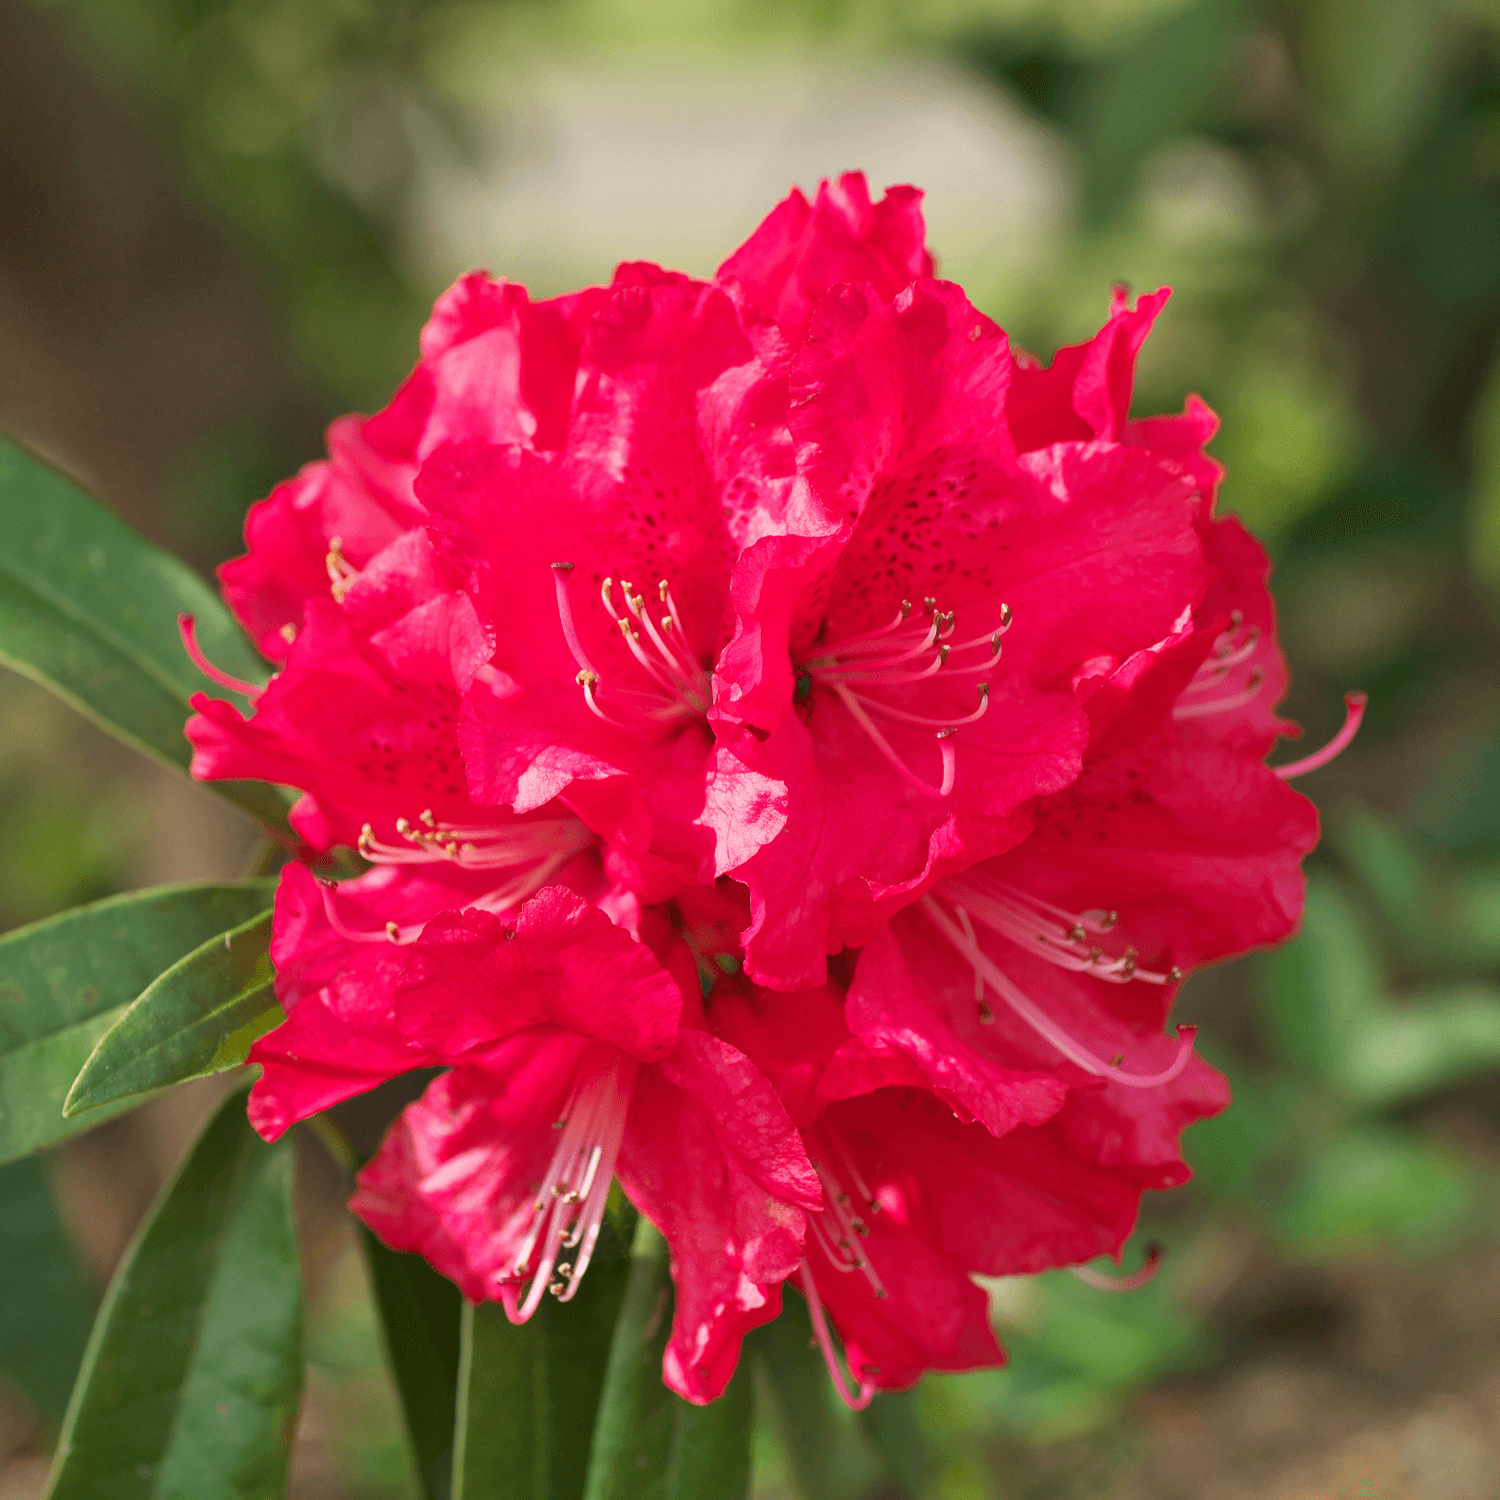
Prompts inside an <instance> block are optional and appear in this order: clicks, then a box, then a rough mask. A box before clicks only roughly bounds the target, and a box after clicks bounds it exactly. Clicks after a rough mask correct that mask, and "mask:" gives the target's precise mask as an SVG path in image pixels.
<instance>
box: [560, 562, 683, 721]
mask: <svg viewBox="0 0 1500 1500" xmlns="http://www.w3.org/2000/svg"><path fill="white" fill-rule="evenodd" d="M572 575H573V564H572V563H553V564H552V581H553V583H554V585H555V586H556V589H557V614H558V619H559V621H560V622H561V624H562V632H563V639H564V640H566V641H567V643H568V650H569V651H571V652H572V654H573V660H574V661H576V662H577V663H578V676H577V678H576V679H575V680H576V681H577V683H578V685H579V687H581V688H582V689H583V700H584V702H585V703H586V704H587V705H588V707H589V711H590V712H591V713H593V714H594V715H595V716H596V717H597V718H600V719H602V720H603V721H604V722H605V723H606V724H612V725H613V726H614V727H615V728H617V729H625V730H630V731H632V732H635V731H639V730H640V729H643V728H644V729H658V730H664V731H666V730H671V729H673V728H675V727H676V726H678V725H680V724H683V723H687V722H689V721H691V720H694V719H701V718H703V716H704V715H705V714H707V712H708V710H709V706H710V704H711V703H712V701H713V684H712V680H711V678H710V676H709V673H708V671H707V669H706V668H705V667H704V666H703V664H702V663H701V662H700V661H698V659H697V658H696V657H695V656H694V655H693V651H692V646H691V645H690V643H689V641H688V638H687V632H686V631H685V630H684V629H683V626H682V617H681V615H680V614H679V613H678V611H677V603H676V600H674V599H673V597H672V589H671V585H670V584H668V583H667V581H666V580H665V579H663V580H662V581H661V582H660V583H658V584H657V586H656V594H657V603H658V607H659V609H660V610H661V611H662V613H661V614H660V615H659V616H654V615H653V614H652V611H651V608H650V607H649V606H648V605H647V602H646V598H645V596H644V595H642V594H638V593H637V592H636V590H635V586H634V585H633V584H632V583H630V582H629V581H628V580H623V579H622V580H621V581H620V582H619V583H618V584H616V582H615V580H614V579H612V578H606V579H605V580H604V583H603V585H602V586H601V588H600V591H599V594H600V598H601V600H602V601H603V604H604V608H605V610H606V612H607V613H608V615H609V618H610V620H611V621H612V622H613V624H614V626H615V628H616V629H617V630H618V631H619V632H620V636H621V638H622V639H623V640H624V642H625V647H626V649H627V650H628V651H629V652H630V654H631V656H632V657H634V658H635V661H636V663H637V665H638V666H639V667H640V668H641V670H642V671H643V672H644V673H645V685H644V686H638V687H619V686H616V685H615V684H613V683H612V684H611V685H610V689H609V696H608V702H609V704H610V707H611V708H615V707H617V708H618V710H619V711H620V713H622V714H623V715H624V716H625V717H623V718H621V717H617V716H616V714H615V713H612V712H611V711H610V708H606V707H605V706H604V705H603V704H601V702H600V698H601V696H602V695H603V686H604V684H603V674H602V673H601V672H600V671H599V669H598V668H597V667H596V666H595V665H594V663H593V662H592V661H591V660H590V659H589V655H588V652H587V651H585V650H584V647H583V642H582V640H581V639H580V638H579V635H578V625H577V621H576V620H575V619H574V615H573V600H572V593H571V580H572ZM616 589H618V590H619V597H620V601H623V602H617V600H616V597H615V591H616Z"/></svg>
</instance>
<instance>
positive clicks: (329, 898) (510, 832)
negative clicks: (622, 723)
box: [321, 808, 594, 943]
mask: <svg viewBox="0 0 1500 1500" xmlns="http://www.w3.org/2000/svg"><path fill="white" fill-rule="evenodd" d="M396 831H397V833H399V834H400V835H401V837H402V838H403V839H404V840H405V843H404V844H390V843H387V842H385V841H384V840H382V839H378V838H376V837H375V830H374V829H373V828H372V827H371V826H370V824H368V823H366V824H365V826H364V827H363V828H362V829H361V830H360V835H359V852H360V854H362V855H363V856H364V857H365V858H366V859H367V860H369V861H370V862H371V863H372V864H377V865H422V864H454V865H457V866H459V868H460V869H465V870H509V871H513V872H514V873H513V874H512V875H511V878H510V879H509V880H506V881H503V882H502V883H501V884H499V885H497V886H495V887H494V888H493V889H491V890H488V891H485V892H484V894H483V895H480V896H477V897H475V898H474V899H473V900H471V901H467V902H466V903H465V905H467V906H474V907H478V908H480V910H482V911H489V912H495V913H499V912H504V911H509V910H510V909H511V908H512V907H513V906H517V905H519V904H520V903H521V902H522V901H525V900H526V899H527V898H528V897H529V896H533V895H535V894H536V892H537V891H539V890H540V889H541V888H542V887H543V886H544V885H546V883H547V882H548V881H549V880H550V879H551V878H552V876H553V875H554V874H556V873H557V871H558V870H559V869H561V868H562V866H563V865H565V864H566V863H567V862H568V861H569V860H570V859H572V858H573V857H574V856H575V855H578V854H581V853H582V852H583V851H584V850H585V849H587V848H588V847H589V846H590V844H592V843H593V841H594V836H593V834H592V833H590V832H589V830H588V828H587V826H586V825H585V824H584V823H583V822H582V821H581V820H580V819H578V818H539V819H537V820H535V821H534V822H529V823H523V822H517V823H507V824H504V825H503V826H496V827H489V828H486V827H483V826H476V827H472V828H471V827H465V826H463V825H462V824H455V823H444V822H441V821H440V820H438V819H437V818H435V817H433V815H432V810H431V809H430V808H429V809H427V810H426V811H424V812H423V813H422V815H421V816H420V818H418V820H417V823H416V824H412V823H410V822H408V821H407V819H405V818H397V819H396ZM321 889H322V892H323V910H324V912H325V913H326V914H327V917H328V921H329V923H330V925H331V926H332V927H333V930H334V931H335V932H337V933H338V934H339V936H340V937H343V938H347V939H349V940H350V941H351V942H357V943H384V942H392V943H414V942H416V940H417V939H418V938H419V937H420V936H421V935H422V929H423V927H424V926H425V925H426V924H425V922H414V923H407V924H405V925H403V924H402V923H399V922H387V923H386V924H385V926H384V928H382V929H380V930H379V931H374V932H369V931H365V932H361V931H358V930H356V929H354V928H351V927H347V926H345V924H344V922H343V920H342V919H341V918H340V916H339V914H338V911H337V909H336V908H335V906H334V902H333V894H334V892H333V888H331V887H329V886H327V885H324V886H322V887H321Z"/></svg>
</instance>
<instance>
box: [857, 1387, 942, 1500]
mask: <svg viewBox="0 0 1500 1500" xmlns="http://www.w3.org/2000/svg"><path fill="white" fill-rule="evenodd" d="M858 1421H859V1425H860V1429H861V1430H862V1431H863V1433H864V1435H865V1437H866V1438H867V1439H868V1440H869V1442H870V1445H871V1446H872V1447H873V1448H874V1449H875V1451H876V1452H877V1453H878V1454H879V1455H880V1461H881V1462H882V1463H883V1464H884V1465H885V1469H886V1472H887V1473H888V1474H889V1475H890V1476H891V1478H892V1479H894V1480H895V1481H896V1483H897V1484H898V1485H899V1486H900V1487H901V1489H902V1490H904V1491H905V1493H906V1494H908V1495H910V1496H912V1497H913V1500H921V1497H922V1496H924V1495H925V1494H927V1447H926V1443H925V1441H924V1439H923V1434H922V1423H921V1419H920V1417H919V1416H918V1414H917V1393H916V1392H915V1391H883V1392H882V1393H881V1394H880V1395H878V1396H877V1397H876V1398H875V1399H874V1400H873V1401H872V1402H871V1403H870V1404H869V1405H868V1406H867V1407H866V1408H865V1409H864V1410H863V1411H862V1412H860V1413H859V1416H858Z"/></svg>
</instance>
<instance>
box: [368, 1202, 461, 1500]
mask: <svg viewBox="0 0 1500 1500" xmlns="http://www.w3.org/2000/svg"><path fill="white" fill-rule="evenodd" d="M360 1231H361V1233H360V1238H361V1241H362V1242H363V1244H364V1249H365V1259H366V1261H367V1263H368V1265H369V1267H370V1284H371V1288H372V1290H373V1291H374V1294H375V1305H376V1307H377V1309H378V1310H379V1313H380V1326H381V1329H382V1331H383V1333H384V1337H385V1347H386V1356H387V1358H388V1359H389V1360H390V1365H391V1374H392V1375H393V1376H394V1378H395V1381H396V1391H397V1394H398V1395H399V1396H400V1398H401V1413H402V1415H403V1416H404V1417H405V1419H406V1431H407V1435H408V1436H409V1437H410V1438H411V1445H412V1452H413V1456H414V1457H415V1459H416V1468H417V1474H418V1477H419V1478H420V1480H421V1483H422V1491H423V1494H424V1495H425V1496H426V1497H427V1500H448V1494H449V1491H450V1489H451V1487H452V1475H453V1437H454V1424H455V1420H456V1416H455V1413H456V1405H457V1391H458V1369H459V1308H460V1305H461V1301H462V1299H461V1298H460V1297H459V1294H458V1288H457V1287H456V1286H454V1285H453V1283H452V1282H451V1281H449V1280H448V1279H447V1278H446V1277H445V1276H439V1275H438V1273H437V1272H436V1271H434V1270H433V1269H432V1267H431V1266H429V1265H428V1264H427V1262H426V1261H425V1260H423V1259H422V1257H421V1256H420V1255H402V1254H399V1253H398V1252H397V1251H395V1250H390V1249H388V1248H387V1247H386V1246H384V1245H382V1244H381V1243H380V1241H379V1240H377V1239H376V1238H375V1236H374V1235H373V1234H371V1233H370V1231H369V1230H368V1229H365V1228H364V1226H363V1225H361V1226H360Z"/></svg>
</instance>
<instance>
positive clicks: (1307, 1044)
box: [1258, 875, 1382, 1080]
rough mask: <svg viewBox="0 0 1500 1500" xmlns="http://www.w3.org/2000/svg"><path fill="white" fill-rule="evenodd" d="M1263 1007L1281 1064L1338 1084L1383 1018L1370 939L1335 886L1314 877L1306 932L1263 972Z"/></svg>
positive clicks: (1267, 959)
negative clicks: (1361, 1040) (1364, 1035)
mask: <svg viewBox="0 0 1500 1500" xmlns="http://www.w3.org/2000/svg"><path fill="white" fill-rule="evenodd" d="M1258 977H1259V984H1258V991H1259V999H1260V1002H1261V1013H1262V1015H1263V1016H1264V1017H1265V1019H1266V1022H1267V1024H1268V1027H1269V1029H1270V1031H1271V1034H1272V1038H1273V1040H1274V1041H1275V1043H1276V1046H1277V1050H1278V1051H1279V1052H1280V1054H1281V1056H1282V1057H1283V1058H1284V1059H1285V1060H1286V1061H1287V1062H1290V1063H1292V1064H1293V1065H1294V1066H1296V1067H1297V1068H1298V1069H1299V1070H1301V1071H1303V1072H1305V1073H1310V1074H1313V1075H1315V1076H1319V1077H1322V1078H1325V1079H1330V1080H1331V1079H1334V1078H1336V1077H1337V1076H1338V1073H1339V1070H1340V1069H1341V1068H1342V1066H1343V1065H1344V1061H1345V1059H1346V1058H1347V1057H1348V1056H1349V1053H1350V1049H1351V1048H1352V1047H1353V1046H1354V1045H1355V1041H1356V1038H1357V1037H1358V1035H1359V1034H1360V1032H1361V1031H1362V1030H1363V1029H1364V1028H1365V1027H1367V1026H1368V1025H1369V1024H1370V1023H1371V1021H1372V1020H1373V1019H1374V1018H1375V1016H1376V1015H1377V1013H1378V1011H1379V1009H1380V1004H1381V989H1382V986H1381V975H1380V969H1379V966H1378V964H1377V962H1376V958H1375V954H1374V951H1373V949H1372V946H1371V943H1370V940H1369V937H1368V935H1367V934H1366V933H1365V931H1364V929H1363V927H1362V926H1361V924H1360V923H1359V921H1358V919H1357V918H1356V916H1355V914H1354V911H1353V909H1352V908H1351V907H1350V905H1349V902H1348V900H1347V898H1346V897H1345V896H1344V895H1343V893H1342V892H1341V891H1340V890H1339V889H1338V887H1337V886H1336V885H1334V884H1333V882H1332V881H1330V880H1328V879H1326V878H1323V877H1320V876H1316V875H1315V876H1312V877H1310V878H1309V880H1308V883H1307V905H1306V908H1305V909H1304V911H1303V916H1302V932H1301V934H1300V935H1299V936H1298V937H1297V938H1296V940H1295V941H1293V942H1290V943H1288V944H1287V945H1286V946H1285V947H1284V948H1279V949H1277V950H1276V951H1275V952H1274V953H1269V954H1267V955H1265V956H1264V957H1263V958H1262V959H1261V960H1260V966H1259V976H1258Z"/></svg>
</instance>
